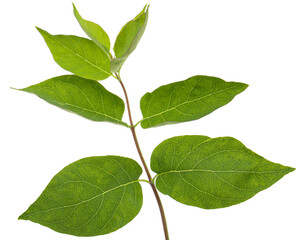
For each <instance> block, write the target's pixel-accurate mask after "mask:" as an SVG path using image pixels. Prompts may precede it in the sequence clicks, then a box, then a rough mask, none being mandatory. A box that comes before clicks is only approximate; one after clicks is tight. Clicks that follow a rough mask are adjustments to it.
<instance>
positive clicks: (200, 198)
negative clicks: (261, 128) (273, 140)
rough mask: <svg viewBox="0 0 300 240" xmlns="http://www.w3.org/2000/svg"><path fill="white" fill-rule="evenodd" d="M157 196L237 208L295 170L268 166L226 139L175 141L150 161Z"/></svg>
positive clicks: (159, 148)
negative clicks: (154, 176)
mask: <svg viewBox="0 0 300 240" xmlns="http://www.w3.org/2000/svg"><path fill="white" fill-rule="evenodd" d="M151 169H152V170H153V171H154V172H156V173H157V179H156V186H157V188H158V190H159V191H160V192H162V193H163V194H167V195H169V196H170V197H172V198H173V199H175V200H177V201H179V202H181V203H183V204H187V205H192V206H197V207H200V208H205V209H214V208H223V207H228V206H231V205H235V204H238V203H241V202H243V201H246V200H248V199H249V198H251V197H253V196H254V195H255V194H257V193H258V192H260V191H262V190H264V189H266V188H268V187H270V186H271V185H273V184H274V183H275V182H277V181H278V180H279V179H281V178H282V177H283V176H284V175H286V174H287V173H289V172H292V171H293V170H294V168H291V167H286V166H282V165H280V164H277V163H273V162H270V161H268V160H266V159H264V158H263V157H261V156H259V155H257V154H256V153H254V152H252V151H251V150H249V149H248V148H246V147H245V146H244V145H243V144H242V143H241V142H239V141H238V140H236V139H234V138H231V137H219V138H209V137H206V136H179V137H174V138H170V139H167V140H165V141H164V142H162V143H161V144H159V145H158V146H157V147H156V148H155V149H154V151H153V153H152V156H151Z"/></svg>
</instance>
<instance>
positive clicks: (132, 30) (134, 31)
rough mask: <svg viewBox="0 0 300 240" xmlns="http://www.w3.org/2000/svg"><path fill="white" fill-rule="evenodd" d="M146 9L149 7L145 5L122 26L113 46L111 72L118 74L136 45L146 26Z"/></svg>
mask: <svg viewBox="0 0 300 240" xmlns="http://www.w3.org/2000/svg"><path fill="white" fill-rule="evenodd" d="M148 8H149V6H148V5H146V6H145V7H144V9H143V10H142V11H141V12H140V13H139V14H138V15H137V16H136V17H135V18H134V19H133V20H131V21H129V22H128V23H126V24H125V25H124V26H123V28H122V29H121V31H120V33H119V34H118V36H117V38H116V42H115V45H114V52H115V54H116V58H114V59H112V62H111V72H118V71H119V70H120V69H121V67H122V65H123V63H124V62H125V61H126V59H127V58H128V56H129V55H130V54H131V53H132V52H133V51H134V50H135V48H136V46H137V45H138V43H139V41H140V39H141V37H142V36H143V34H144V31H145V29H146V26H147V21H148Z"/></svg>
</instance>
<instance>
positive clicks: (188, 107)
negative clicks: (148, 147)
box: [140, 76, 248, 128]
mask: <svg viewBox="0 0 300 240" xmlns="http://www.w3.org/2000/svg"><path fill="white" fill-rule="evenodd" d="M247 87H248V85H247V84H245V83H239V82H225V81H224V80H222V79H220V78H216V77H208V76H194V77H191V78H189V79H187V80H184V81H180V82H175V83H171V84H168V85H164V86H161V87H159V88H157V89H156V90H154V91H153V92H152V93H146V94H145V95H144V96H143V97H142V98H141V102H140V107H141V110H142V114H143V119H142V121H141V126H142V128H150V127H153V126H155V125H158V124H159V125H165V124H170V123H179V122H186V121H191V120H196V119H199V118H201V117H204V116H205V115H207V114H209V113H211V112H213V111H214V110H216V109H218V108H220V107H222V106H224V105H226V104H227V103H229V102H230V101H231V100H232V99H233V98H234V97H235V96H236V95H237V94H239V93H241V92H242V91H244V90H245V89H246V88H247Z"/></svg>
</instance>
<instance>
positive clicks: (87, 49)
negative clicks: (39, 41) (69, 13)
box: [37, 28, 111, 80]
mask: <svg viewBox="0 0 300 240" xmlns="http://www.w3.org/2000/svg"><path fill="white" fill-rule="evenodd" d="M37 29H38V31H39V32H40V33H41V35H42V36H43V37H44V39H45V42H46V43H47V45H48V47H49V49H50V51H51V53H52V55H53V58H54V60H55V61H56V62H57V64H58V65H59V66H61V67H62V68H63V69H65V70H67V71H70V72H72V73H74V74H76V75H78V76H81V77H84V78H88V79H92V80H103V79H106V78H108V77H109V76H111V73H110V59H109V57H108V55H107V53H106V52H105V51H104V50H103V49H101V48H99V47H98V46H97V45H96V44H95V43H94V42H93V41H91V40H89V39H86V38H82V37H77V36H70V35H51V34H50V33H48V32H46V31H44V30H42V29H40V28H37Z"/></svg>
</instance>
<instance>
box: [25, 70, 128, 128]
mask: <svg viewBox="0 0 300 240" xmlns="http://www.w3.org/2000/svg"><path fill="white" fill-rule="evenodd" d="M20 90H22V91H25V92H29V93H33V94H35V95H37V96H39V97H40V98H42V99H44V100H45V101H47V102H48V103H51V104H53V105H55V106H58V107H60V108H62V109H65V110H67V111H70V112H73V113H76V114H79V115H80V116H83V117H85V118H87V119H90V120H93V121H108V122H113V123H117V124H122V125H125V126H127V124H126V123H124V122H122V117H123V114H124V109H125V105H124V102H123V100H122V99H121V98H119V97H118V96H116V95H114V94H112V93H111V92H109V91H107V90H106V89H105V88H104V87H103V86H102V85H101V84H100V83H99V82H97V81H93V80H88V79H84V78H81V77H78V76H76V75H64V76H60V77H55V78H51V79H48V80H46V81H44V82H41V83H38V84H36V85H32V86H29V87H27V88H23V89H20Z"/></svg>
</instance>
